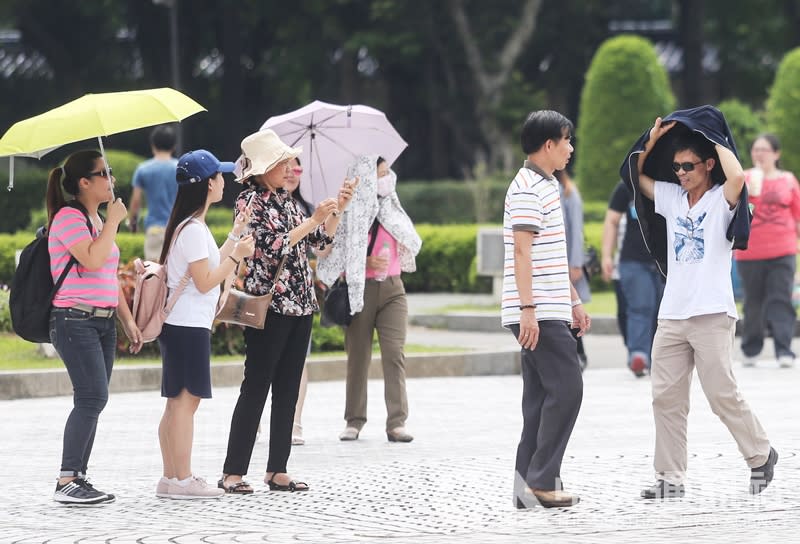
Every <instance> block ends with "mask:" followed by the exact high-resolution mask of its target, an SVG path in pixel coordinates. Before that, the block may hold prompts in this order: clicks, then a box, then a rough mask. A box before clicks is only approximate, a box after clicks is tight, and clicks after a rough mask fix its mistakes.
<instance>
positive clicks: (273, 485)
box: [267, 472, 308, 493]
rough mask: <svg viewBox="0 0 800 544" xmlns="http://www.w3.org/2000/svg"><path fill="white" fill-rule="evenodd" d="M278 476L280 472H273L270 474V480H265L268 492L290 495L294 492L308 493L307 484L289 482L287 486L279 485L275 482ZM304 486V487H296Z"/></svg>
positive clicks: (294, 481) (295, 481)
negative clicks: (286, 492)
mask: <svg viewBox="0 0 800 544" xmlns="http://www.w3.org/2000/svg"><path fill="white" fill-rule="evenodd" d="M278 474H283V473H282V472H275V473H273V474H272V478H270V479H269V480H267V485H268V486H269V490H270V491H291V492H292V493H293V492H295V491H308V484H307V483H305V482H298V481H297V480H291V481H290V482H289V484H288V485H281V484H279V483H276V482H275V476H277V475H278ZM298 486H304V487H298Z"/></svg>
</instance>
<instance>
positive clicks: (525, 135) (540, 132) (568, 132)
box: [520, 110, 575, 155]
mask: <svg viewBox="0 0 800 544" xmlns="http://www.w3.org/2000/svg"><path fill="white" fill-rule="evenodd" d="M574 128H575V126H574V125H573V124H572V121H570V120H569V119H567V118H566V117H565V116H564V115H562V114H560V113H558V112H557V111H553V110H538V111H534V112H531V113H530V114H529V115H528V118H527V119H525V124H523V125H522V134H521V136H520V142H521V143H522V151H523V152H524V153H525V154H526V155H530V154H531V153H534V152H536V151H539V149H541V147H542V146H543V145H544V144H545V142H547V140H560V139H562V138H565V137H566V138H570V137H572V133H573V130H574Z"/></svg>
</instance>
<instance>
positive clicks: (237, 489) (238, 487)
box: [217, 478, 253, 495]
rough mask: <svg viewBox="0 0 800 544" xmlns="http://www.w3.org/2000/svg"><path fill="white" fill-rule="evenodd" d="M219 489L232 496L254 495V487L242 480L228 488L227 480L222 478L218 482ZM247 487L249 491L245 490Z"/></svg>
mask: <svg viewBox="0 0 800 544" xmlns="http://www.w3.org/2000/svg"><path fill="white" fill-rule="evenodd" d="M217 487H218V488H220V489H224V490H225V493H230V494H231V495H251V494H252V493H253V486H251V485H250V484H249V483H247V482H245V481H244V480H240V481H238V482H236V483H233V484H230V485H228V486H226V485H225V478H222V479H220V480H219V481H218V482H217ZM245 487H247V488H249V489H243V488H245Z"/></svg>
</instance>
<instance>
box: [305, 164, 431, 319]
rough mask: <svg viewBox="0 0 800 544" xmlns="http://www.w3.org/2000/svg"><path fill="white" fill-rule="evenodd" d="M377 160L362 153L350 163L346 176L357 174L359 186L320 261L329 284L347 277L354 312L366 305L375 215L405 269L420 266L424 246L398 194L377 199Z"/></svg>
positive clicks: (319, 268) (322, 277)
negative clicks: (392, 241)
mask: <svg viewBox="0 0 800 544" xmlns="http://www.w3.org/2000/svg"><path fill="white" fill-rule="evenodd" d="M377 159H378V157H377V155H366V156H361V157H359V158H358V159H356V162H355V163H354V164H353V165H352V166H350V169H349V170H348V173H347V177H348V178H352V177H355V176H358V177H359V179H360V181H359V184H358V187H356V191H355V194H354V195H353V200H351V201H350V204H349V205H348V206H347V209H346V210H345V211H344V214H342V220H341V221H340V222H339V226H338V228H337V229H336V234H335V236H334V238H333V249H332V250H331V253H330V254H329V255H328V256H327V257H320V258H319V261H318V262H317V277H318V278H319V279H320V280H322V281H323V282H324V283H325V284H326V285H333V283H334V282H335V281H336V279H337V278H338V277H339V276H340V275H341V274H342V273H344V274H345V275H346V276H347V287H348V292H349V298H350V312H351V313H352V314H356V313H358V312H360V311H361V310H362V309H363V308H364V285H365V279H364V275H365V272H366V262H367V245H368V243H367V238H368V235H369V229H370V226H372V222H373V221H374V220H375V218H376V217H377V219H378V221H379V222H380V224H381V225H383V228H384V229H386V231H387V232H388V233H389V234H390V235H391V236H392V237H393V238H394V239H395V240H396V241H397V255H398V259H399V260H400V270H402V271H403V272H414V271H415V270H416V269H417V263H416V260H415V258H414V257H415V256H416V255H417V254H418V253H419V250H420V248H421V247H422V239H421V238H420V237H419V234H417V231H416V230H415V229H414V224H413V223H412V222H411V218H410V217H408V214H406V212H405V210H404V209H403V206H401V205H400V199H399V198H397V193H396V192H394V191H392V193H391V194H389V195H388V196H386V197H383V198H380V199H379V198H378V190H377V166H376V162H377Z"/></svg>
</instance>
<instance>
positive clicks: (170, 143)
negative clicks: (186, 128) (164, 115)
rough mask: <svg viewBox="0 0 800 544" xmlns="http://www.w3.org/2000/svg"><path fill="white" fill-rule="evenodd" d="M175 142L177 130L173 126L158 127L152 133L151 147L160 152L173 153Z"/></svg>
mask: <svg viewBox="0 0 800 544" xmlns="http://www.w3.org/2000/svg"><path fill="white" fill-rule="evenodd" d="M175 141H176V135H175V128H174V127H172V126H171V125H158V126H157V127H156V128H154V129H153V130H152V132H150V145H152V146H153V147H155V148H156V149H158V150H159V151H173V150H174V149H175Z"/></svg>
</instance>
